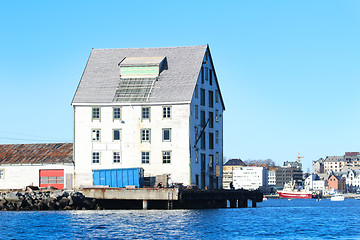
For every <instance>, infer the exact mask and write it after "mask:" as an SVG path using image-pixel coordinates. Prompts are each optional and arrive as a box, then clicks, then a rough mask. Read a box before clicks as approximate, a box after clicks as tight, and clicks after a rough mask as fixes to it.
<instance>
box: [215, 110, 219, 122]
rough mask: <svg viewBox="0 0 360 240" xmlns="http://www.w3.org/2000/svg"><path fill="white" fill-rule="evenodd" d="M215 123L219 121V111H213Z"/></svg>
mask: <svg viewBox="0 0 360 240" xmlns="http://www.w3.org/2000/svg"><path fill="white" fill-rule="evenodd" d="M215 121H216V122H218V121H219V110H217V109H216V110H215Z"/></svg>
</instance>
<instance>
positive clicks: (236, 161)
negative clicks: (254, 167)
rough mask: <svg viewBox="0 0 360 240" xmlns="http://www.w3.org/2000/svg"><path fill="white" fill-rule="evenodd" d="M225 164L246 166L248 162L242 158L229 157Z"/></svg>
mask: <svg viewBox="0 0 360 240" xmlns="http://www.w3.org/2000/svg"><path fill="white" fill-rule="evenodd" d="M224 166H246V164H245V163H244V162H243V161H242V160H241V159H240V158H237V159H229V161H227V162H226V163H225V164H224Z"/></svg>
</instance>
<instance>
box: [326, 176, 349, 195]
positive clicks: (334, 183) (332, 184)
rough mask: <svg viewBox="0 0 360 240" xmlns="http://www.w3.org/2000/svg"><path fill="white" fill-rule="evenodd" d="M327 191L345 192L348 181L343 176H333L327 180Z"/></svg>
mask: <svg viewBox="0 0 360 240" xmlns="http://www.w3.org/2000/svg"><path fill="white" fill-rule="evenodd" d="M326 189H327V190H329V191H334V192H345V191H346V179H345V178H344V177H342V176H339V175H335V174H331V175H330V177H329V178H328V180H327V187H326Z"/></svg>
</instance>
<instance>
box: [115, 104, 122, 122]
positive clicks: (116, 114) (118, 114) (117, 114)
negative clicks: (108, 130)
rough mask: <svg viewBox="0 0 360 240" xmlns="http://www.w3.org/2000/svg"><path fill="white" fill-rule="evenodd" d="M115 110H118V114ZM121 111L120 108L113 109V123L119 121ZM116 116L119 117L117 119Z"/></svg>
mask: <svg viewBox="0 0 360 240" xmlns="http://www.w3.org/2000/svg"><path fill="white" fill-rule="evenodd" d="M117 110H119V112H117ZM121 111H122V109H121V107H113V121H115V120H121V117H122V116H121V115H122V114H121ZM117 116H119V117H117Z"/></svg>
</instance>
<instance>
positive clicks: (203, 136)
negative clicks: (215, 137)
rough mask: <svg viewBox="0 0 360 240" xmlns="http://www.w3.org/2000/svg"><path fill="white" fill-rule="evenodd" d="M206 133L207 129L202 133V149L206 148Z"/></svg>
mask: <svg viewBox="0 0 360 240" xmlns="http://www.w3.org/2000/svg"><path fill="white" fill-rule="evenodd" d="M205 136H206V133H205V131H204V132H203V134H202V135H201V149H203V150H204V149H206V139H205Z"/></svg>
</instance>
